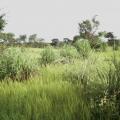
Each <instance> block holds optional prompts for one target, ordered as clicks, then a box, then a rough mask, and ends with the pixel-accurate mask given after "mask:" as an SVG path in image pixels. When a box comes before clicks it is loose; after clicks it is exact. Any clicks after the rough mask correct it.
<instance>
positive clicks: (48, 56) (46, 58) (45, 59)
mask: <svg viewBox="0 0 120 120" xmlns="http://www.w3.org/2000/svg"><path fill="white" fill-rule="evenodd" d="M55 59H56V54H55V52H54V50H53V48H52V47H47V48H45V49H44V50H43V51H42V52H41V58H40V59H39V61H40V64H41V65H45V66H46V65H47V64H51V63H52V62H54V61H55Z"/></svg>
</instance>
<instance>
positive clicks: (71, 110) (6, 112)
mask: <svg viewBox="0 0 120 120" xmlns="http://www.w3.org/2000/svg"><path fill="white" fill-rule="evenodd" d="M3 86H4V87H3ZM0 90H1V92H0V108H1V109H0V119H1V120H11V119H12V120H90V115H89V109H88V107H87V106H86V105H85V103H84V101H83V100H82V95H81V94H80V93H79V91H78V88H77V86H73V85H71V84H70V83H68V82H58V81H57V82H54V83H53V82H50V83H45V82H44V80H42V79H41V80H38V81H36V82H35V81H34V80H33V81H30V82H28V83H26V84H20V83H9V85H7V84H4V83H3V84H0ZM78 94H79V95H78Z"/></svg>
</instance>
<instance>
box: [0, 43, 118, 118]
mask: <svg viewBox="0 0 120 120" xmlns="http://www.w3.org/2000/svg"><path fill="white" fill-rule="evenodd" d="M86 44H87V43H85V46H86ZM119 52H120V51H119V50H117V51H112V48H107V49H106V51H102V50H99V51H95V50H92V49H90V48H89V46H87V47H86V48H85V47H84V46H83V48H82V47H79V46H75V47H73V46H70V45H67V46H63V47H61V48H52V47H47V48H43V49H40V48H39V49H38V48H24V47H22V48H21V47H20V48H19V47H16V48H15V47H14V48H12V47H10V48H5V49H4V50H3V49H2V50H1V53H0V80H1V82H0V120H120V53H119Z"/></svg>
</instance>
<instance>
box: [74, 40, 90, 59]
mask: <svg viewBox="0 0 120 120" xmlns="http://www.w3.org/2000/svg"><path fill="white" fill-rule="evenodd" d="M74 46H75V48H76V49H77V51H78V53H79V54H80V56H81V57H82V58H88V57H89V54H90V52H91V50H92V49H91V46H90V43H89V41H88V40H86V39H80V40H78V41H76V42H75V43H74Z"/></svg>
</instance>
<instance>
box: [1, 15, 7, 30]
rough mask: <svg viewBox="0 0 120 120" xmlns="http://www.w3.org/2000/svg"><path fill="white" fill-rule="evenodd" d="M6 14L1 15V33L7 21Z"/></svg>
mask: <svg viewBox="0 0 120 120" xmlns="http://www.w3.org/2000/svg"><path fill="white" fill-rule="evenodd" d="M4 16H5V14H2V15H0V32H1V31H2V30H3V29H4V27H5V25H6V21H5V19H4Z"/></svg>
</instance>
